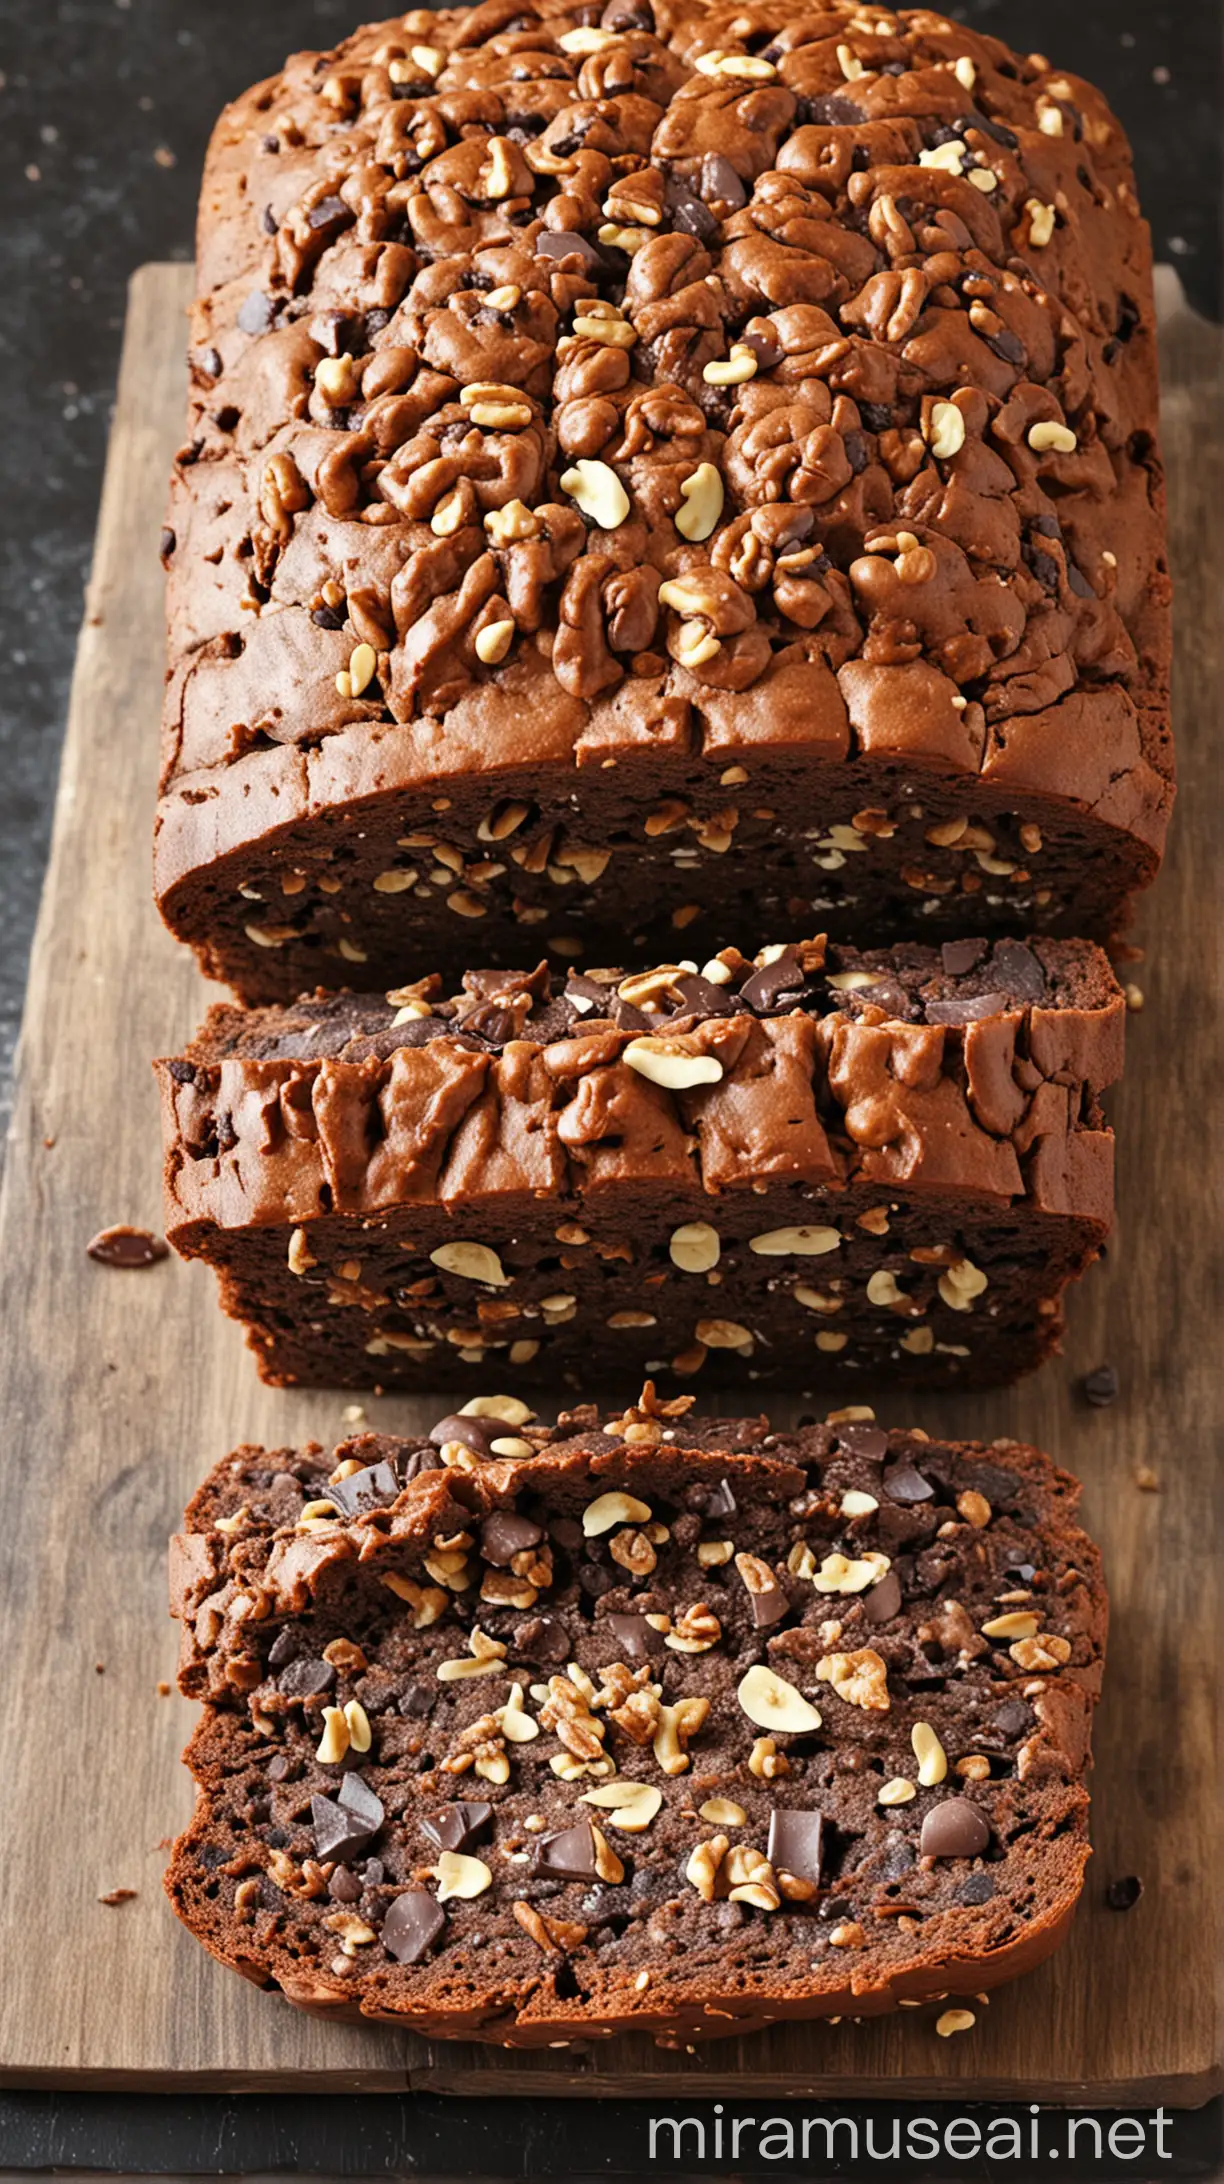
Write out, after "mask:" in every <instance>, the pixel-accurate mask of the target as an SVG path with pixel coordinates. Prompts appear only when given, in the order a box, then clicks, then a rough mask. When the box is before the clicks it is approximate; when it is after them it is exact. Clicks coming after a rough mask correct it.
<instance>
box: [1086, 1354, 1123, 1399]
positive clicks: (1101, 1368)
mask: <svg viewBox="0 0 1224 2184" xmlns="http://www.w3.org/2000/svg"><path fill="white" fill-rule="evenodd" d="M1120 1385H1121V1384H1120V1382H1119V1380H1118V1375H1117V1373H1116V1372H1115V1370H1114V1368H1113V1366H1112V1365H1098V1366H1097V1368H1096V1370H1095V1372H1091V1373H1085V1375H1084V1378H1083V1382H1082V1386H1083V1390H1084V1394H1085V1396H1086V1397H1087V1399H1088V1401H1089V1402H1090V1403H1091V1405H1092V1407H1093V1409H1094V1410H1108V1408H1109V1405H1110V1404H1111V1403H1116V1402H1117V1400H1118V1394H1119V1390H1120Z"/></svg>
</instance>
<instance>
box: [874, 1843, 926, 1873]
mask: <svg viewBox="0 0 1224 2184" xmlns="http://www.w3.org/2000/svg"><path fill="white" fill-rule="evenodd" d="M917 1863H918V1861H917V1859H916V1858H915V1856H914V1853H913V1850H912V1849H911V1847H910V1845H909V1844H908V1843H907V1842H906V1840H905V1837H904V1836H903V1835H890V1836H889V1838H888V1841H887V1843H886V1845H885V1848H884V1855H883V1857H882V1858H881V1860H880V1879H881V1880H882V1881H899V1880H900V1879H901V1877H902V1875H903V1874H906V1873H912V1872H913V1870H914V1867H915V1866H916V1865H917Z"/></svg>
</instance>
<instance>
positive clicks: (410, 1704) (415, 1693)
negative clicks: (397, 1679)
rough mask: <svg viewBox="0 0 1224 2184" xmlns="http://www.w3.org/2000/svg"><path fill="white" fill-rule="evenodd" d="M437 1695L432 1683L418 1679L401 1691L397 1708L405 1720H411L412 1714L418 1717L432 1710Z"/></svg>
mask: <svg viewBox="0 0 1224 2184" xmlns="http://www.w3.org/2000/svg"><path fill="white" fill-rule="evenodd" d="M437 1696H438V1693H437V1689H436V1687H435V1686H434V1685H433V1684H429V1683H425V1682H423V1681H422V1680H420V1679H418V1680H417V1681H416V1682H415V1683H410V1684H408V1685H406V1686H405V1688H404V1690H403V1691H402V1692H401V1694H400V1702H399V1710H400V1712H401V1714H403V1715H404V1717H405V1719H406V1720H411V1719H412V1718H413V1716H414V1715H415V1716H417V1717H420V1716H421V1715H423V1714H428V1713H430V1712H432V1710H433V1703H434V1700H435V1699H436V1698H437Z"/></svg>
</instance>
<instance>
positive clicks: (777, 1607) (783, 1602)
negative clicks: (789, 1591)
mask: <svg viewBox="0 0 1224 2184" xmlns="http://www.w3.org/2000/svg"><path fill="white" fill-rule="evenodd" d="M748 1598H749V1600H750V1601H751V1603H752V1622H753V1628H754V1629H755V1630H772V1629H773V1626H774V1624H775V1623H780V1622H781V1621H782V1618H783V1616H784V1615H785V1614H787V1612H788V1610H789V1608H790V1601H789V1600H788V1599H787V1597H786V1590H785V1587H784V1586H782V1585H768V1586H766V1588H765V1591H764V1592H750V1593H749V1595H748Z"/></svg>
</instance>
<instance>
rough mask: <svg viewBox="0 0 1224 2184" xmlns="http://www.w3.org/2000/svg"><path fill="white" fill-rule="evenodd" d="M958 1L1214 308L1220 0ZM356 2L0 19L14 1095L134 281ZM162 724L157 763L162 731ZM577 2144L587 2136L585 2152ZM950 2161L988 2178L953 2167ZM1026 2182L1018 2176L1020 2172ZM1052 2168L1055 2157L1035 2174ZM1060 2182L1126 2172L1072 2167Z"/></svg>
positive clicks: (31, 2114)
mask: <svg viewBox="0 0 1224 2184" xmlns="http://www.w3.org/2000/svg"><path fill="white" fill-rule="evenodd" d="M365 12H366V13H373V12H375V10H374V8H373V7H372V6H371V7H369V8H367V9H366V10H365ZM948 12H949V13H950V14H952V15H954V16H959V17H960V18H962V19H963V20H965V21H969V22H972V23H973V24H974V25H975V26H976V27H978V28H981V29H985V30H989V31H992V32H994V33H995V34H997V35H998V36H1000V37H1004V38H1008V39H1010V41H1011V42H1012V43H1019V44H1023V45H1025V46H1027V47H1029V48H1038V49H1040V50H1042V51H1044V52H1047V53H1049V55H1050V56H1051V58H1052V59H1054V60H1056V61H1058V62H1061V63H1062V64H1064V65H1065V66H1067V67H1068V68H1071V69H1074V70H1077V71H1079V72H1080V73H1082V74H1084V75H1086V76H1090V77H1093V78H1094V79H1095V80H1096V81H1097V82H1099V83H1101V84H1102V85H1103V87H1104V89H1105V91H1106V92H1107V94H1108V96H1109V97H1110V99H1111V100H1112V102H1113V105H1114V106H1115V108H1116V110H1117V112H1118V114H1119V115H1120V117H1121V119H1122V121H1123V122H1124V124H1125V125H1126V127H1127V129H1128V130H1129V132H1130V134H1131V137H1132V140H1133V142H1134V145H1135V151H1136V157H1137V163H1138V168H1139V182H1140V191H1141V195H1142V199H1143V203H1144V207H1145V210H1146V212H1147V214H1148V217H1149V218H1150V220H1151V222H1152V225H1153V228H1154V231H1155V238H1156V251H1157V256H1158V257H1160V258H1164V259H1167V260H1169V261H1171V262H1172V263H1173V264H1175V265H1176V267H1177V269H1178V271H1179V273H1180V274H1181V276H1182V279H1183V281H1184V283H1185V286H1186V289H1187V291H1188V293H1189V295H1190V297H1191V300H1192V301H1193V302H1194V303H1195V304H1196V305H1197V306H1198V308H1199V309H1201V310H1203V311H1205V312H1207V313H1209V314H1212V315H1214V316H1219V315H1220V306H1221V265H1220V186H1219V152H1220V119H1219V117H1220V38H1219V14H1218V9H1217V6H1216V5H1215V0H1170V4H1168V5H1164V6H1158V5H1152V4H1150V0H1145V4H1143V5H1140V4H1138V0H1076V4H1071V5H1069V4H1068V0H954V4H953V5H951V6H950V7H949V9H948ZM361 13H362V10H361V9H360V7H359V5H358V0H254V4H253V0H210V5H209V6H207V7H204V6H201V5H199V4H197V0H44V4H43V5H41V6H35V5H34V4H33V0H8V5H7V7H5V8H4V9H3V10H2V11H0V23H2V25H3V51H2V52H0V69H2V70H3V75H2V76H0V188H2V190H3V202H4V205H5V209H6V218H5V221H4V223H3V226H2V227H0V293H3V295H4V298H5V313H4V325H3V334H2V336H0V371H2V372H3V380H4V385H3V419H4V432H3V436H2V438H0V496H2V504H3V508H4V513H5V518H6V521H5V525H4V543H3V547H2V548H0V551H2V553H3V570H4V573H3V582H2V585H0V597H2V599H3V606H4V613H5V620H6V625H7V626H6V630H5V640H4V642H5V659H4V665H5V674H4V676H3V680H2V682H0V780H3V783H4V788H3V793H2V794H0V928H2V929H3V931H4V933H5V935H6V945H5V947H4V950H3V952H2V953H0V1111H2V1110H3V1106H4V1094H5V1086H6V1083H7V1076H8V1067H9V1061H10V1057H11V1052H12V1046H13V1041H14V1039H15V1035H16V1030H17V1025H18V1021H19V1017H20V1010H21V999H22V992H23V987H24V981H25V968H26V961H27V956H28V950H29V942H30V937H31V934H32V931H33V926H34V918H35V914H36V911H37V906H38V892H39V886H40V882H41V877H42V870H43V865H44V861H45V857H46V848H47V841H48V837H49V833H50V823H51V810H52V804H53V799H54V794H55V781H56V770H57V762H58V756H59V748H60V739H61V733H62V728H63V721H64V714H65V708H66V703H67V694H68V684H69V678H70V675H71V671H72V659H73V649H74V644H75V639H76V630H77V624H78V622H79V619H80V614H81V603H82V591H83V585H84V581H85V577H86V573H87V570H88V565H89V556H90V549H91V542H92V536H93V527H94V521H95V516H96V510H97V499H98V489H99V484H100V479H101V472H102V463H103V458H104V455H105V448H106V436H107V428H108V423H109V417H110V405H111V400H112V395H113V389H114V380H115V371H116V366H117V362H118V356H119V346H120V340H121V335H122V327H123V309H124V290H125V284H126V282H127V279H128V276H129V274H130V273H131V271H132V269H133V268H134V267H135V266H137V265H139V264H140V263H142V262H143V261H145V260H147V259H150V258H182V259H185V258H187V257H188V256H189V255H190V251H191V236H192V224H193V218H194V203H195V195H196V189H197V185H198V178H199V170H200V162H201V159H202V156H203V151H204V145H205V142H206V139H207V135H208V131H209V128H210V126H211V124H212V121H213V119H214V117H215V115H216V113H217V112H218V110H219V109H220V107H221V106H222V105H223V104H224V102H225V100H226V99H227V98H230V97H232V96H234V94H235V93H236V92H238V91H239V90H241V89H242V88H243V86H244V85H245V84H247V83H249V82H252V81H254V80H255V79H256V78H257V77H259V76H262V75H266V74H268V73H270V72H271V70H273V69H274V68H275V67H277V66H278V65H279V63H280V61H281V60H282V59H283V57H284V55H285V54H286V53H287V52H288V51H290V50H291V49H292V48H293V47H295V46H302V45H313V46H325V45H328V44H330V43H332V42H334V40H335V39H336V38H338V37H340V36H342V35H343V34H344V32H345V31H346V30H348V29H349V28H351V27H352V26H353V25H354V23H355V22H357V21H358V20H360V17H361ZM149 733H150V747H149V764H150V767H152V766H153V765H154V763H155V755H154V744H153V737H154V724H153V723H152V722H150V724H149ZM132 854H133V856H138V857H141V858H144V857H146V856H147V855H148V847H147V845H146V844H145V843H143V842H134V843H133V845H132ZM269 2006H270V2007H271V2006H272V2005H269ZM582 2105H584V2104H574V2103H566V2102H561V2103H545V2102H539V2103H533V2104H531V2108H530V2111H529V2112H528V2111H527V2110H524V2109H522V2108H520V2109H518V2110H517V2111H514V2110H512V2109H511V2108H510V2104H502V2103H496V2104H482V2110H481V2119H480V2120H481V2124H482V2127H483V2128H482V2129H481V2130H477V2129H476V2127H475V2122H474V2119H473V2118H472V2116H471V2114H470V2113H469V2114H468V2116H467V2119H466V2121H465V2119H464V2115H463V2114H462V2113H461V2112H458V2111H456V2110H453V2109H449V2107H448V2104H444V2103H439V2102H436V2101H426V2102H410V2101H400V2100H396V2099H394V2098H392V2097H386V2098H385V2099H383V2100H381V2101H379V2102H375V2103H371V2102H369V2101H368V2100H367V2101H360V2100H357V2101H348V2100H343V2099H331V2100H329V2101H328V2102H326V2103H315V2102H311V2103H306V2104H304V2106H305V2108H309V2109H310V2110H311V2115H310V2116H309V2118H307V2116H306V2115H305V2113H304V2107H303V2104H301V2103H298V2102H286V2101H282V2100H276V2101H274V2100H271V2099H264V2098H259V2097H252V2098H250V2099H247V2100H245V2101H234V2100H227V2099H225V2098H223V2097H216V2098H212V2099H203V2098H200V2097H196V2098H187V2097H184V2098H183V2099H181V2100H178V2099H176V2100H167V2099H144V2100H141V2099H139V2098H136V2097H134V2096H131V2095H112V2096H104V2095H88V2094H81V2095H57V2094H51V2093H29V2094H15V2095H7V2096H0V2176H6V2175H10V2174H15V2173H18V2172H23V2171H34V2170H39V2169H46V2168H49V2167H52V2166H54V2167H56V2168H57V2169H69V2170H98V2169H105V2168H107V2167H108V2166H109V2167H111V2168H114V2169H116V2170H118V2171H120V2172H122V2173H126V2174H147V2173H163V2172H166V2171H174V2172H176V2173H180V2174H211V2173H216V2172H218V2171H230V2172H233V2171H239V2170H243V2169H248V2168H259V2169H264V2168H268V2169H270V2168H273V2167H276V2168H280V2167H282V2166H285V2167H287V2168H288V2169H290V2170H291V2171H293V2170H296V2171H298V2172H299V2173H302V2172H304V2171H313V2172H315V2173H318V2172H319V2171H322V2172H330V2173H333V2174H341V2173H344V2174H348V2175H353V2174H360V2173H363V2172H364V2173H366V2174H369V2173H379V2174H384V2175H385V2174H391V2175H395V2174H399V2175H403V2174H405V2173H415V2174H417V2175H421V2174H423V2173H424V2171H425V2170H428V2171H429V2173H430V2174H433V2175H442V2174H449V2175H466V2176H469V2177H471V2176H474V2175H476V2174H477V2173H478V2172H479V2173H484V2174H497V2175H499V2176H500V2175H506V2176H519V2175H522V2176H527V2175H529V2174H534V2175H536V2176H544V2175H557V2176H562V2177H566V2176H568V2177H569V2178H571V2179H576V2177H577V2175H578V2170H579V2167H580V2166H581V2167H582V2168H583V2169H584V2170H585V2165H586V2162H587V2161H588V2160H589V2161H590V2163H591V2168H590V2170H589V2171H586V2173H589V2174H592V2175H594V2174H600V2175H622V2176H627V2175H633V2174H634V2173H641V2172H640V2169H638V2168H637V2160H638V2156H637V2155H635V2152H634V2148H635V2147H636V2148H639V2149H640V2145H641V2140H640V2134H639V2135H637V2136H635V2134H634V2130H633V2128H632V2127H631V2119H632V2115H633V2109H632V2104H630V2103H626V2102H622V2103H615V2104H610V2105H605V2107H604V2108H603V2110H602V2113H601V2117H600V2130H599V2134H598V2136H597V2135H596V2134H594V2133H593V2132H590V2131H589V2129H588V2130H586V2131H585V2134H584V2133H583V2132H579V2133H577V2134H575V2132H574V2129H573V2127H574V2125H575V2124H576V2123H577V2121H578V2111H579V2107H580V2106H582ZM685 2105H686V2107H689V2106H692V2105H693V2104H691V2103H686V2104H685ZM495 2110H496V2113H495V2112H494V2111H495ZM443 2111H445V2113H443ZM586 2113H588V2114H589V2111H586ZM518 2117H523V2118H524V2121H523V2126H522V2130H521V2131H520V2130H518V2129H517V2128H515V2125H516V2123H517V2118H518ZM307 2125H309V2128H307ZM503 2143H504V2153H502V2152H500V2151H499V2150H498V2149H499V2146H501V2145H502V2144H503ZM885 2143H887V2130H886V2131H885ZM1219 2143H1220V2115H1219V2104H1213V2107H1212V2108H1210V2109H1207V2110H1201V2111H1199V2112H1198V2113H1197V2115H1183V2116H1181V2117H1179V2118H1178V2119H1176V2127H1175V2130H1174V2132H1173V2133H1172V2135H1171V2138H1170V2147H1171V2149H1175V2151H1174V2152H1173V2158H1172V2160H1169V2161H1167V2162H1162V2163H1161V2165H1160V2174H1162V2175H1164V2176H1169V2177H1175V2176H1177V2177H1181V2176H1203V2177H1206V2176H1207V2175H1208V2174H1215V2173H1217V2171H1216V2169H1215V2158H1216V2149H1217V2148H1218V2146H1219ZM587 2144H589V2148H590V2150H589V2153H586V2152H581V2153H580V2152H578V2151H577V2147H578V2146H580V2145H587ZM567 2148H568V2151H567ZM703 2166H704V2165H703ZM671 2173H673V2174H675V2173H677V2172H676V2171H675V2169H674V2168H673V2169H672V2171H671ZM811 2173H813V2174H814V2173H815V2172H811ZM839 2173H840V2174H842V2175H848V2174H849V2173H850V2172H849V2170H848V2169H844V2168H839ZM855 2173H856V2174H863V2175H866V2174H868V2173H869V2171H868V2170H867V2169H866V2168H864V2169H861V2170H860V2169H858V2168H857V2166H856V2169H855ZM875 2173H876V2174H877V2175H880V2174H883V2173H884V2172H883V2171H881V2170H880V2169H879V2168H878V2167H877V2168H876V2170H875ZM888 2173H896V2172H892V2171H889V2172H888ZM922 2173H923V2175H924V2176H928V2175H933V2172H932V2171H931V2170H930V2169H929V2168H927V2167H924V2168H923V2170H922ZM957 2173H958V2174H960V2175H963V2176H966V2177H976V2176H978V2175H981V2174H984V2171H982V2170H980V2169H979V2167H978V2165H977V2163H976V2162H975V2163H974V2164H973V2165H972V2166H971V2167H970V2166H968V2165H966V2164H965V2163H963V2162H962V2163H960V2164H959V2166H958V2170H957ZM1021 2173H1022V2171H1021V2167H1020V2166H1017V2167H1016V2168H1014V2169H1012V2168H1009V2170H1008V2174H1009V2175H1014V2176H1015V2177H1016V2179H1017V2184H1020V2178H1021ZM1039 2173H1040V2174H1050V2175H1053V2174H1055V2173H1056V2172H1054V2171H1053V2170H1046V2169H1045V2168H1044V2166H1040V2167H1039V2169H1037V2170H1030V2169H1028V2168H1027V2167H1025V2168H1024V2169H1023V2174H1024V2175H1026V2176H1027V2175H1035V2174H1039ZM1061 2173H1062V2174H1063V2175H1065V2176H1066V2177H1067V2178H1068V2179H1070V2177H1072V2176H1073V2175H1079V2174H1081V2173H1082V2174H1085V2175H1087V2174H1092V2175H1105V2174H1108V2173H1114V2174H1120V2173H1122V2172H1121V2171H1117V2170H1114V2171H1112V2172H1111V2171H1109V2170H1107V2169H1101V2168H1097V2167H1095V2166H1093V2167H1092V2168H1091V2169H1084V2170H1082V2171H1081V2169H1080V2166H1079V2164H1078V2163H1075V2164H1074V2165H1073V2164H1072V2163H1071V2162H1067V2161H1064V2162H1063V2163H1062V2165H1061Z"/></svg>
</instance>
